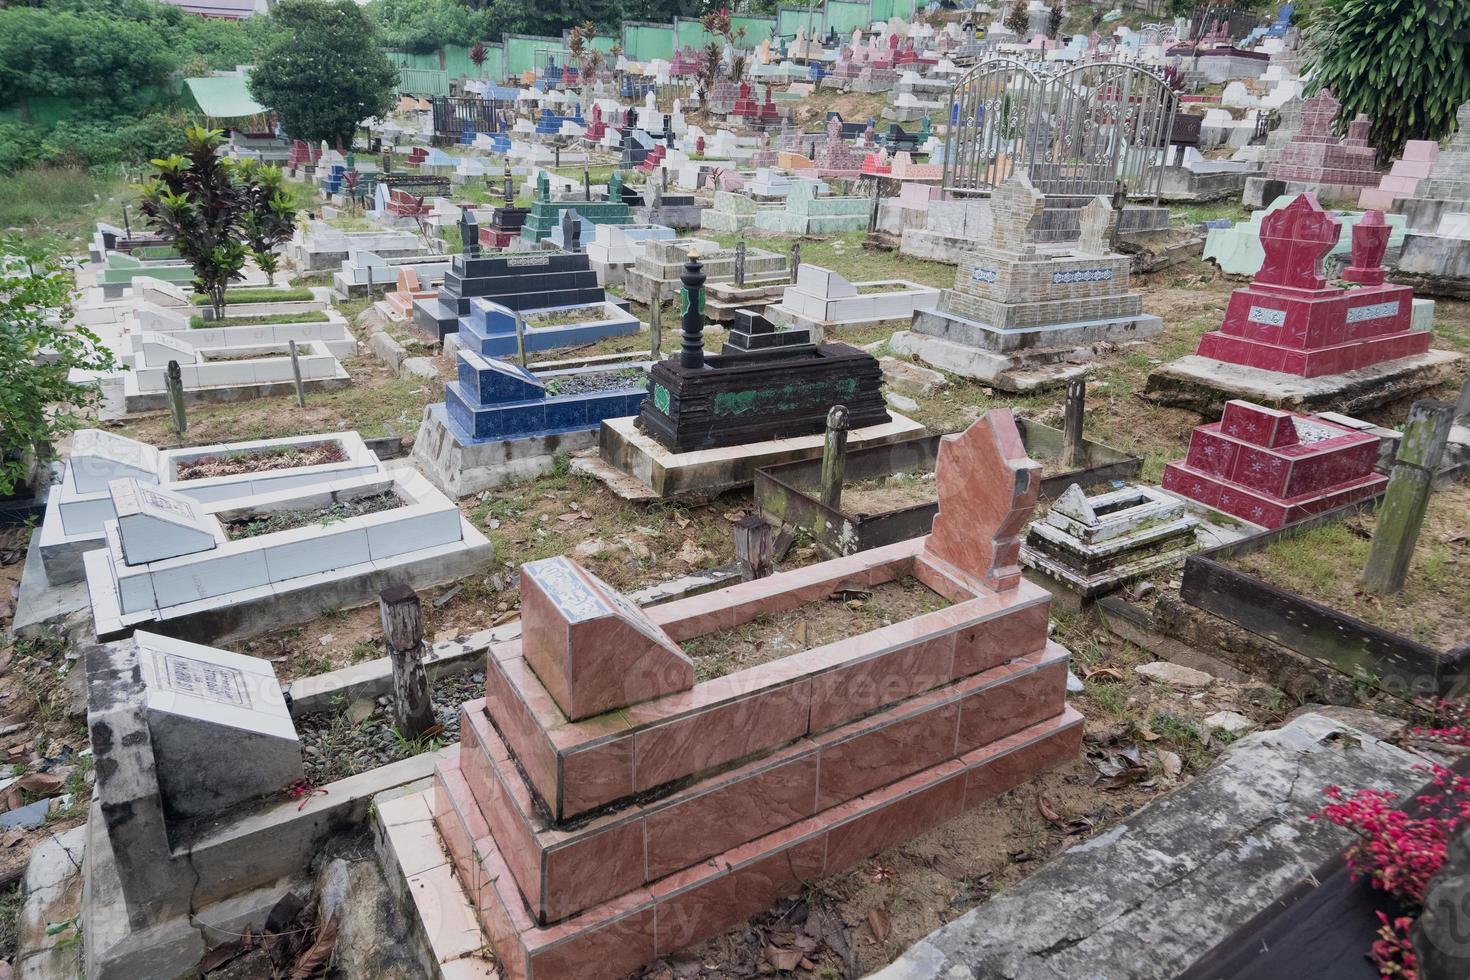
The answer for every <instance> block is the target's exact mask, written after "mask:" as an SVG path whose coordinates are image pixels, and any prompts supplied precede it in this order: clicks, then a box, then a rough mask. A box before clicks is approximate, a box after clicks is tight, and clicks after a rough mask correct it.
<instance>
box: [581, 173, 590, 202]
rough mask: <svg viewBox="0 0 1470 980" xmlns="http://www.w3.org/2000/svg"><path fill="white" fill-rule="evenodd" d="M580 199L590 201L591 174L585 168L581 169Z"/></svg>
mask: <svg viewBox="0 0 1470 980" xmlns="http://www.w3.org/2000/svg"><path fill="white" fill-rule="evenodd" d="M582 198H583V200H587V201H590V200H592V173H591V172H590V171H589V170H588V169H587V168H586V167H583V168H582Z"/></svg>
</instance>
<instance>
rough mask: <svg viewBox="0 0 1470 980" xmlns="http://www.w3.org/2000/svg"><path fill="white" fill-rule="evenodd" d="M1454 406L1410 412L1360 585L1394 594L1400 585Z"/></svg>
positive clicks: (1422, 406) (1426, 405)
mask: <svg viewBox="0 0 1470 980" xmlns="http://www.w3.org/2000/svg"><path fill="white" fill-rule="evenodd" d="M1453 414H1454V408H1453V406H1451V405H1449V404H1448V403H1446V402H1437V401H1429V400H1427V399H1426V400H1425V401H1418V402H1415V403H1414V406H1413V407H1412V408H1410V409H1409V419H1408V421H1407V422H1405V423H1404V437H1403V439H1402V440H1400V441H1399V450H1398V455H1397V456H1395V457H1394V461H1393V472H1392V474H1391V475H1390V476H1389V479H1388V490H1386V491H1385V492H1384V494H1383V503H1382V504H1380V505H1379V506H1378V526H1377V527H1376V528H1374V530H1373V543H1372V545H1371V546H1370V547H1369V551H1368V564H1367V565H1365V566H1364V568H1363V578H1362V583H1363V587H1364V588H1365V589H1369V590H1371V591H1374V592H1382V593H1389V592H1397V591H1399V590H1400V589H1402V588H1403V587H1404V579H1405V578H1406V577H1407V576H1408V574H1409V561H1410V559H1412V558H1413V557H1414V546H1415V545H1416V544H1418V542H1419V527H1420V525H1422V524H1423V523H1424V511H1425V508H1427V507H1428V506H1429V493H1430V491H1431V490H1433V489H1434V486H1433V484H1434V474H1435V472H1436V471H1437V470H1438V469H1439V460H1440V457H1441V456H1442V455H1443V454H1444V447H1445V443H1446V442H1448V441H1449V438H1450V421H1451V417H1452V416H1453Z"/></svg>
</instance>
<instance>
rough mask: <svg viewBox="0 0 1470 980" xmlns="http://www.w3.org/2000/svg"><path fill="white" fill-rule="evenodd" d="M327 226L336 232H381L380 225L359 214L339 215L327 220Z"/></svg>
mask: <svg viewBox="0 0 1470 980" xmlns="http://www.w3.org/2000/svg"><path fill="white" fill-rule="evenodd" d="M327 224H329V225H331V226H332V227H333V228H336V229H337V230H338V231H382V230H383V227H382V225H380V224H378V223H377V222H376V221H374V220H373V219H371V218H365V217H363V216H362V215H360V214H339V215H337V216H336V217H335V218H328V219H327Z"/></svg>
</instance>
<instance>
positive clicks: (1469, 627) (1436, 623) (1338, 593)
mask: <svg viewBox="0 0 1470 980" xmlns="http://www.w3.org/2000/svg"><path fill="white" fill-rule="evenodd" d="M1377 518H1378V515H1377V513H1370V514H1360V515H1357V516H1355V517H1352V518H1350V519H1348V520H1345V521H1338V522H1335V523H1332V524H1323V525H1319V526H1317V527H1314V528H1311V529H1309V530H1307V531H1303V532H1301V533H1298V534H1292V535H1289V536H1287V537H1283V538H1280V539H1278V540H1276V541H1274V542H1272V543H1271V544H1270V545H1269V546H1267V547H1266V548H1263V549H1262V550H1260V551H1256V552H1252V553H1251V554H1247V555H1241V556H1239V557H1236V558H1232V559H1229V560H1228V564H1230V565H1231V566H1233V567H1235V568H1238V569H1240V570H1242V571H1245V572H1249V573H1250V574H1252V575H1255V576H1257V577H1259V578H1263V579H1265V580H1266V581H1268V582H1271V583H1272V584H1274V585H1278V586H1281V587H1282V588H1284V589H1288V590H1290V591H1292V592H1295V593H1297V594H1299V595H1302V596H1305V597H1306V598H1308V599H1312V600H1314V601H1316V602H1320V603H1322V604H1323V605H1325V606H1328V607H1330V608H1332V609H1336V610H1339V611H1341V612H1344V613H1346V614H1348V615H1350V616H1354V617H1356V618H1358V619H1361V620H1363V621H1364V622H1367V623H1371V624H1373V625H1374V626H1378V627H1381V628H1383V629H1386V630H1389V631H1390V632H1393V633H1397V634H1399V635H1400V636H1406V637H1409V638H1411V639H1414V640H1417V641H1418V642H1420V643H1424V644H1426V645H1428V646H1431V647H1434V648H1435V649H1438V650H1447V649H1449V648H1450V647H1452V646H1454V645H1455V644H1457V643H1462V642H1464V639H1465V636H1466V634H1467V633H1470V576H1467V575H1465V573H1464V569H1465V568H1466V567H1470V541H1467V538H1470V486H1466V485H1465V484H1457V485H1455V486H1452V487H1449V488H1446V489H1445V490H1441V491H1440V492H1438V493H1436V494H1434V495H1433V496H1432V497H1430V499H1429V510H1428V512H1427V513H1426V515H1425V518H1424V525H1423V528H1422V529H1421V531H1420V533H1419V543H1418V547H1417V548H1416V549H1415V550H1414V557H1413V559H1412V560H1411V561H1410V563H1409V575H1408V578H1407V579H1406V580H1405V583H1404V588H1403V590H1402V591H1400V592H1398V593H1396V594H1394V595H1389V596H1378V595H1374V594H1372V593H1370V592H1365V591H1364V590H1362V589H1361V588H1360V587H1359V585H1358V579H1359V576H1360V575H1361V573H1362V570H1363V567H1364V565H1366V564H1367V561H1368V552H1369V549H1370V547H1371V544H1372V542H1371V537H1372V533H1373V530H1374V528H1375V527H1376V526H1377Z"/></svg>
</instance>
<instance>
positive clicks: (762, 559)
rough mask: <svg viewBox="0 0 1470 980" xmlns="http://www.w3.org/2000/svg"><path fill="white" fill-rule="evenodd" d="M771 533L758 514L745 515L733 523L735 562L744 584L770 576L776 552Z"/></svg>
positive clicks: (774, 541)
mask: <svg viewBox="0 0 1470 980" xmlns="http://www.w3.org/2000/svg"><path fill="white" fill-rule="evenodd" d="M771 532H772V528H771V525H769V524H767V523H766V521H765V520H764V519H763V518H762V517H761V516H760V515H759V514H747V515H746V516H744V517H742V518H740V520H738V521H736V522H735V527H734V534H735V560H736V561H738V562H739V563H740V577H741V578H742V579H743V580H745V581H746V582H749V581H750V580H751V579H757V578H765V577H766V576H767V575H769V574H771V563H772V560H773V559H774V557H775V551H776V537H775V535H774V534H772V533H771Z"/></svg>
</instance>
